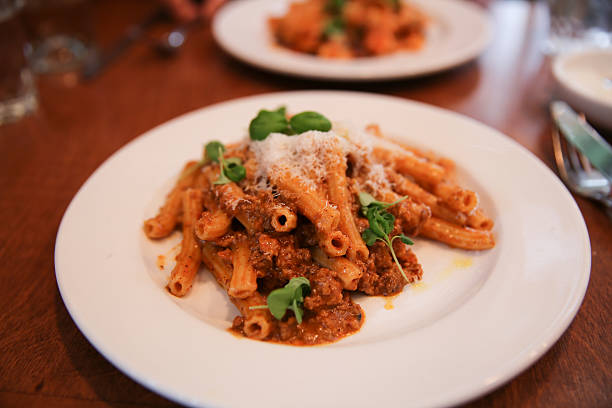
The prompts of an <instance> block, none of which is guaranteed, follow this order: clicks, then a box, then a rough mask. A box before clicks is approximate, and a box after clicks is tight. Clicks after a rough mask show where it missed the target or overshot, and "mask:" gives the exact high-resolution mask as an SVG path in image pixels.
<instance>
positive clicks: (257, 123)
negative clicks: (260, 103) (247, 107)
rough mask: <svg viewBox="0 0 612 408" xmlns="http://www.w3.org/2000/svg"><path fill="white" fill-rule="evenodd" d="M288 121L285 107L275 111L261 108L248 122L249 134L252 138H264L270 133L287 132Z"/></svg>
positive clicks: (288, 130) (288, 129)
mask: <svg viewBox="0 0 612 408" xmlns="http://www.w3.org/2000/svg"><path fill="white" fill-rule="evenodd" d="M289 132H290V128H289V121H288V120H287V117H286V116H285V107H284V106H281V107H280V108H278V109H277V110H275V111H268V110H265V109H262V110H260V111H259V113H258V114H257V116H255V118H254V119H253V120H251V123H250V124H249V136H250V137H251V139H253V140H264V139H265V138H266V137H268V135H269V134H270V133H285V134H289Z"/></svg>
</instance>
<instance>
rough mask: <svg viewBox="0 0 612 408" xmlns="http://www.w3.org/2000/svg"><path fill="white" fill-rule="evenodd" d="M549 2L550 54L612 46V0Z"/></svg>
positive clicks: (558, 0)
mask: <svg viewBox="0 0 612 408" xmlns="http://www.w3.org/2000/svg"><path fill="white" fill-rule="evenodd" d="M547 2H548V10H549V17H550V26H549V27H550V29H549V35H548V39H547V41H546V45H545V51H546V52H547V53H550V54H558V53H564V52H567V51H574V50H579V49H586V48H595V47H599V48H606V47H611V46H612V0H547Z"/></svg>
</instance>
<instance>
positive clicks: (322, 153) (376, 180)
mask: <svg viewBox="0 0 612 408" xmlns="http://www.w3.org/2000/svg"><path fill="white" fill-rule="evenodd" d="M375 139H376V138H375V137H373V136H371V135H369V134H368V133H367V132H365V130H361V129H355V128H351V127H349V126H347V125H344V124H338V123H335V124H334V126H333V128H332V130H331V131H329V132H320V131H315V130H312V131H307V132H304V133H302V134H300V135H293V136H287V135H284V134H281V133H271V134H270V135H268V137H267V138H266V139H264V140H261V141H255V140H250V141H249V149H250V151H251V152H252V153H253V155H254V157H255V160H256V162H257V170H256V174H255V175H254V176H255V179H256V180H258V185H257V188H258V189H261V190H270V189H271V186H270V184H271V183H270V179H273V178H274V176H275V175H276V174H281V173H289V174H290V175H291V176H292V177H296V178H298V179H300V181H301V182H303V183H304V185H305V186H306V187H307V188H308V189H314V190H316V189H318V188H317V186H320V185H321V184H323V183H325V180H326V177H327V176H326V175H327V164H328V163H329V162H330V160H332V158H331V157H330V154H331V153H332V152H335V151H337V150H338V149H340V151H341V152H342V154H343V156H344V157H346V156H349V155H350V158H351V161H352V162H353V165H354V167H356V170H358V171H365V173H366V175H367V177H366V178H367V180H368V181H367V185H368V187H370V188H372V189H373V190H378V189H381V188H388V186H389V182H388V181H387V178H386V175H385V172H384V167H383V165H382V164H379V163H372V162H371V160H370V155H371V152H372V149H373V147H374V146H375V145H377V144H378V142H379V141H378V140H375Z"/></svg>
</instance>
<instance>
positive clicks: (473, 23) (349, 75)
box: [213, 0, 491, 81]
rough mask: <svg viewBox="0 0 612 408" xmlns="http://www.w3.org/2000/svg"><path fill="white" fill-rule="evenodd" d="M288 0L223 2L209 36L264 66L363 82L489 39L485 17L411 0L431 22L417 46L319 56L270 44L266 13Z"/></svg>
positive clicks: (446, 1) (439, 60)
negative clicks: (389, 51)
mask: <svg viewBox="0 0 612 408" xmlns="http://www.w3.org/2000/svg"><path fill="white" fill-rule="evenodd" d="M289 3H290V1H289V0H242V1H235V2H231V3H229V4H227V5H226V6H224V7H223V8H222V9H221V11H220V12H219V13H218V14H217V15H216V17H215V19H214V21H213V34H214V36H215V39H216V40H217V42H218V43H219V45H221V47H222V48H223V49H225V51H227V52H228V53H230V54H231V55H233V56H234V57H236V58H238V59H240V60H242V61H244V62H246V63H249V64H252V65H255V66H256V67H259V68H263V69H266V70H270V71H274V72H279V73H284V74H290V75H296V76H301V77H307V78H317V79H329V80H341V81H368V80H386V79H395V78H406V77H413V76H418V75H424V74H430V73H433V72H438V71H442V70H445V69H448V68H451V67H454V66H457V65H459V64H462V63H464V62H467V61H469V60H471V59H473V58H475V57H477V56H478V55H479V54H480V53H481V52H482V51H483V50H484V49H485V48H486V46H487V44H488V43H489V41H490V39H491V24H490V22H489V19H488V16H487V15H486V14H485V12H484V11H483V10H482V9H481V8H480V7H478V6H476V5H473V4H471V3H469V2H466V1H459V0H412V1H411V3H413V4H416V5H417V6H419V7H420V8H421V9H423V10H424V11H425V12H426V13H427V14H428V15H429V16H430V17H431V18H432V22H431V25H430V27H429V28H428V30H427V40H426V44H425V46H424V47H423V49H421V50H419V51H416V52H398V53H395V54H392V55H387V56H380V57H371V58H357V59H353V60H348V61H342V60H333V59H325V58H319V57H315V56H311V55H305V54H301V53H298V52H294V51H291V50H288V49H285V48H282V47H279V46H278V45H275V43H274V40H273V38H272V35H271V34H270V31H269V29H268V18H269V17H270V16H273V15H274V16H279V15H282V14H283V13H284V12H285V10H286V9H287V5H288V4H289Z"/></svg>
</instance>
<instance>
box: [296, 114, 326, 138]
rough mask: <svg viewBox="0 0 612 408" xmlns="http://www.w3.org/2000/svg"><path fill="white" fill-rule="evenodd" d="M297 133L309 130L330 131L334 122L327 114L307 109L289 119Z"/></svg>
mask: <svg viewBox="0 0 612 408" xmlns="http://www.w3.org/2000/svg"><path fill="white" fill-rule="evenodd" d="M289 124H290V125H291V128H292V129H293V131H294V132H295V133H304V132H306V131H308V130H319V131H321V132H328V131H329V130H330V129H331V127H332V124H331V122H330V121H329V119H327V118H326V117H325V116H323V115H321V114H320V113H318V112H312V111H305V112H301V113H298V114H297V115H294V116H293V117H292V118H291V120H290V121H289Z"/></svg>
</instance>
